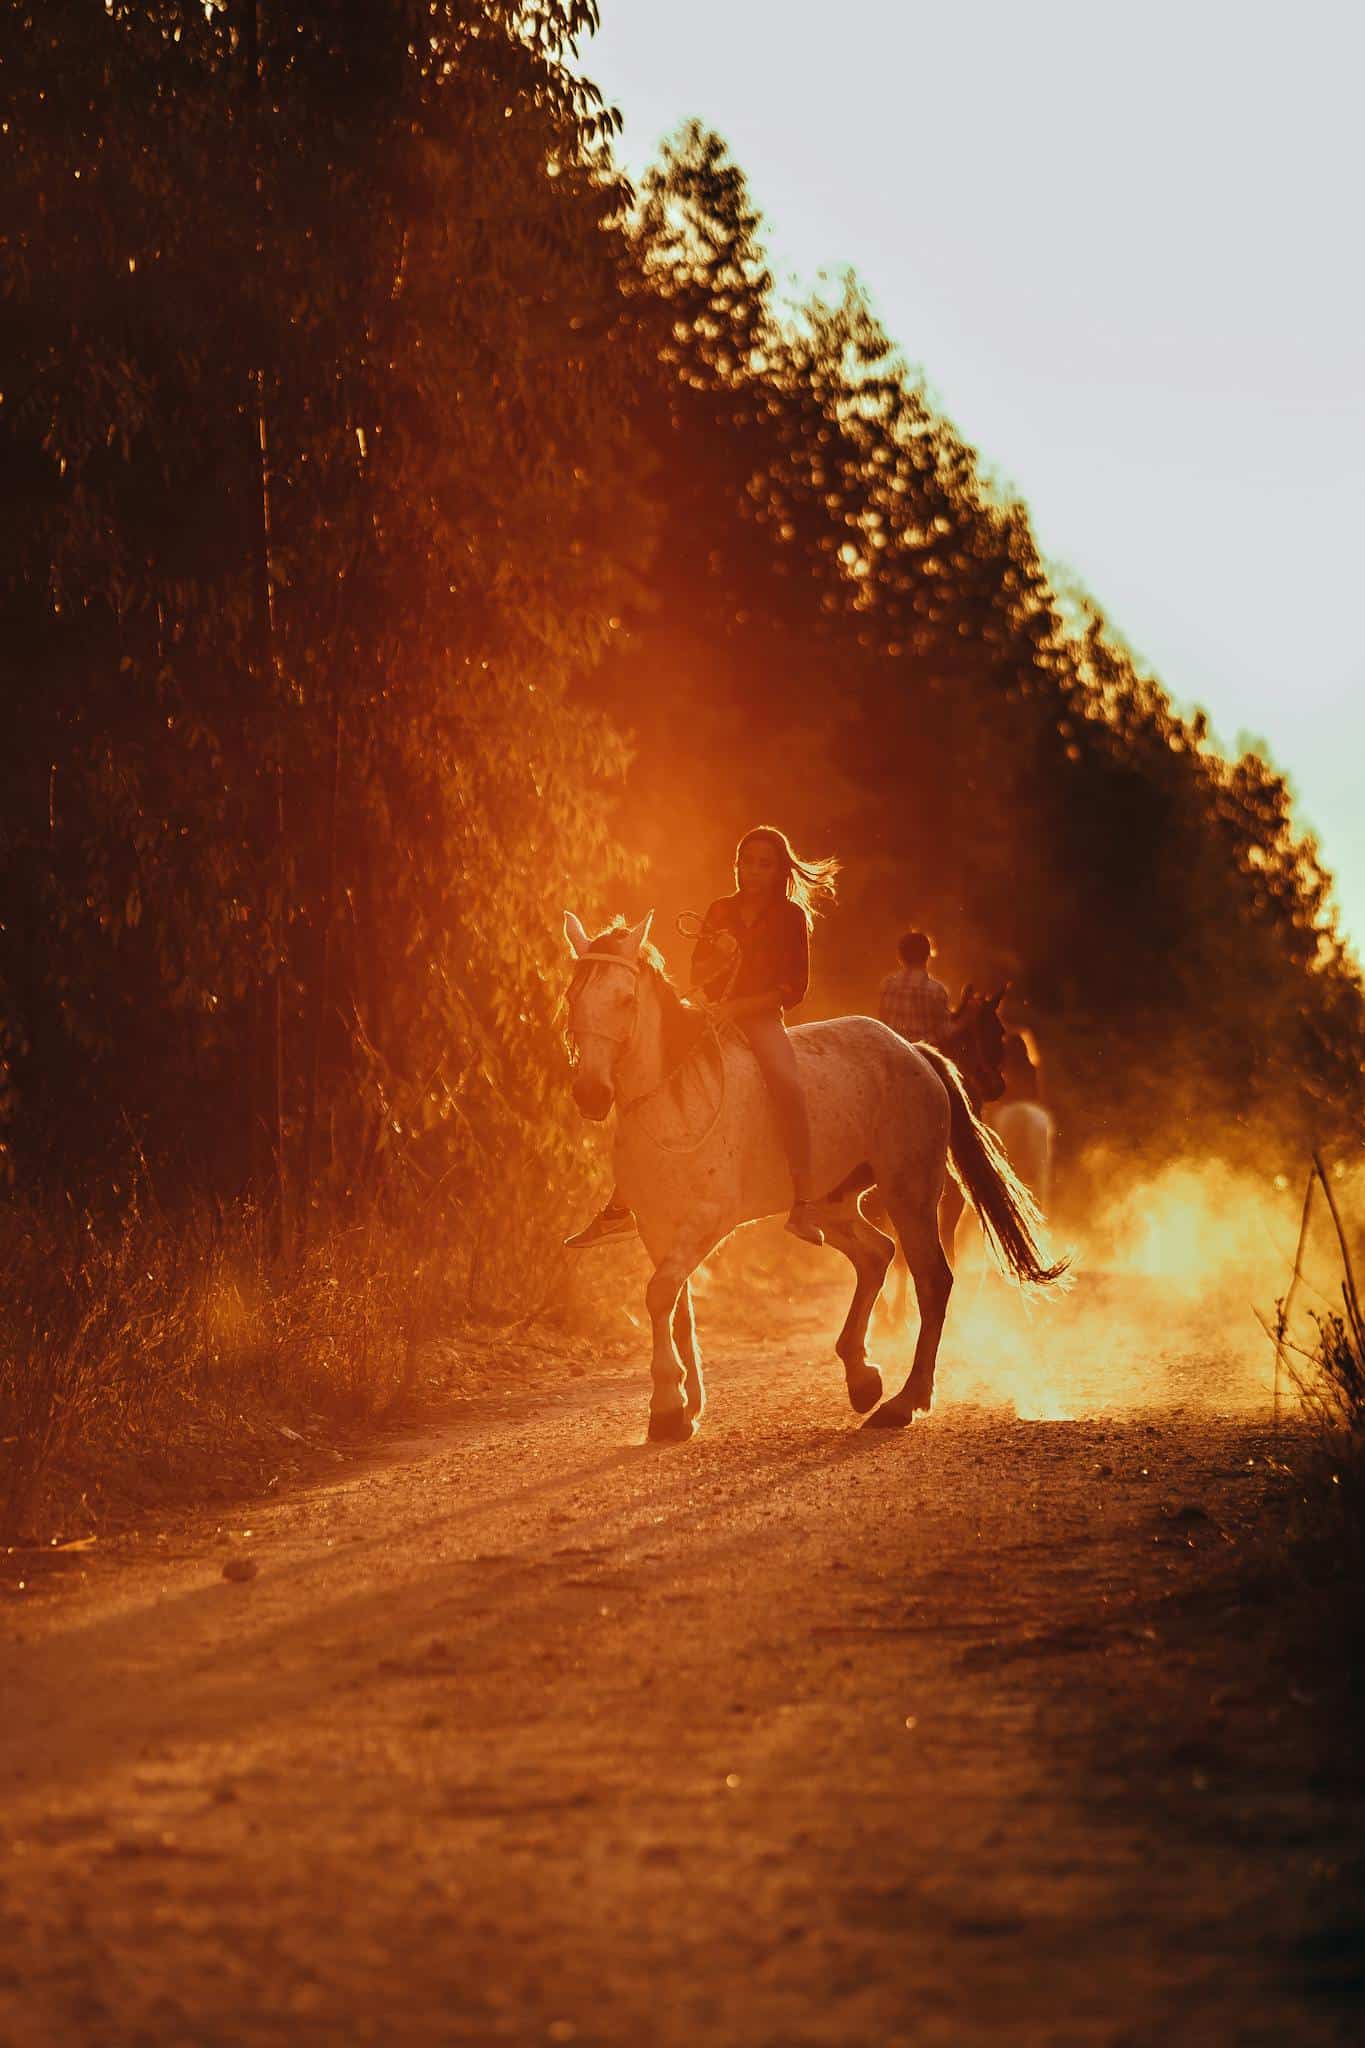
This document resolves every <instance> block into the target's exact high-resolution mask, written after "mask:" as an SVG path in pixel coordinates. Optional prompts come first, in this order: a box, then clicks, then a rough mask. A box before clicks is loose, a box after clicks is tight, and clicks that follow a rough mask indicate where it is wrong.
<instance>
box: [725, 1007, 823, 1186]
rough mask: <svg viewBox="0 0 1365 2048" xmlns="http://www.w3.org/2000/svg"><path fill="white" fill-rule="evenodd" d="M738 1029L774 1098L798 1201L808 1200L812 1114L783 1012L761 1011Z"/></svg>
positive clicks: (746, 1019) (747, 1019) (779, 1128)
mask: <svg viewBox="0 0 1365 2048" xmlns="http://www.w3.org/2000/svg"><path fill="white" fill-rule="evenodd" d="M735 1029H736V1030H737V1031H740V1032H742V1033H743V1035H744V1037H745V1038H746V1039H747V1040H748V1043H749V1049H750V1051H751V1052H752V1053H753V1056H754V1058H755V1059H756V1060H757V1061H758V1069H759V1072H760V1073H761V1074H762V1076H763V1079H764V1081H765V1082H766V1084H767V1088H768V1093H769V1095H771V1097H772V1099H773V1107H774V1109H775V1110H776V1111H777V1128H778V1130H779V1132H780V1133H781V1137H782V1149H783V1151H784V1152H785V1153H786V1155H787V1164H788V1166H790V1168H791V1170H792V1179H793V1181H794V1182H795V1183H796V1199H797V1201H798V1202H806V1201H809V1200H810V1188H809V1185H808V1183H809V1180H810V1116H809V1114H808V1113H807V1110H806V1093H805V1090H804V1089H803V1088H802V1086H801V1076H800V1073H799V1071H798V1070H797V1065H796V1051H795V1048H794V1047H793V1045H792V1042H791V1040H790V1039H789V1038H788V1036H787V1027H786V1025H785V1024H784V1022H783V1021H782V1012H781V1011H780V1010H764V1011H761V1012H760V1013H759V1015H758V1016H757V1017H746V1018H745V1020H744V1022H743V1023H742V1024H737V1025H736V1026H735Z"/></svg>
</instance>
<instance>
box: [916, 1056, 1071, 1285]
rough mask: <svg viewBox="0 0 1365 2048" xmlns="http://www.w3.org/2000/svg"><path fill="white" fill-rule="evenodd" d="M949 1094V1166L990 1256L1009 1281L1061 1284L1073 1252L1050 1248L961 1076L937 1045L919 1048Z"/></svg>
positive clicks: (1028, 1197)
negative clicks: (1059, 1252)
mask: <svg viewBox="0 0 1365 2048" xmlns="http://www.w3.org/2000/svg"><path fill="white" fill-rule="evenodd" d="M916 1050H917V1051H918V1052H920V1053H921V1054H922V1055H923V1056H924V1058H925V1059H926V1060H928V1062H929V1064H930V1066H931V1067H932V1068H933V1070H934V1072H935V1073H936V1074H937V1075H938V1077H939V1080H940V1081H942V1083H943V1085H944V1087H945V1088H946V1089H947V1091H948V1163H949V1165H950V1166H951V1168H952V1173H953V1178H954V1180H955V1181H956V1182H957V1184H958V1186H959V1187H960V1188H961V1189H962V1192H963V1194H964V1195H965V1196H966V1197H967V1199H968V1201H969V1202H970V1203H971V1205H972V1207H973V1208H974V1209H975V1211H976V1213H977V1215H978V1216H979V1217H980V1219H981V1228H982V1229H983V1230H984V1232H985V1233H986V1242H987V1244H988V1245H989V1246H990V1248H991V1256H992V1257H993V1258H994V1260H995V1263H996V1265H997V1266H998V1267H999V1268H1000V1271H1001V1272H1002V1273H1003V1274H1004V1275H1005V1277H1006V1279H1012V1280H1017V1281H1019V1282H1021V1283H1023V1284H1027V1285H1028V1286H1030V1287H1051V1286H1055V1285H1056V1284H1057V1283H1058V1282H1059V1281H1061V1280H1062V1279H1063V1277H1064V1275H1065V1274H1066V1271H1067V1268H1068V1267H1069V1266H1070V1264H1071V1254H1070V1252H1066V1253H1064V1254H1063V1255H1062V1257H1061V1258H1053V1257H1051V1255H1050V1253H1049V1252H1048V1251H1047V1249H1046V1248H1045V1244H1044V1241H1043V1232H1044V1230H1045V1227H1046V1226H1045V1224H1044V1221H1043V1215H1042V1211H1041V1210H1040V1209H1039V1207H1038V1204H1037V1203H1036V1202H1035V1201H1034V1199H1033V1196H1032V1195H1031V1194H1030V1192H1029V1190H1028V1189H1027V1188H1026V1187H1025V1185H1024V1183H1023V1181H1021V1180H1020V1178H1019V1176H1018V1174H1017V1173H1016V1172H1015V1171H1014V1168H1013V1167H1012V1166H1011V1165H1010V1163H1009V1160H1008V1159H1007V1158H1006V1156H1005V1153H1004V1151H1003V1150H1002V1149H1001V1146H1000V1143H999V1141H998V1139H997V1138H996V1136H995V1133H994V1131H992V1130H991V1128H990V1126H989V1124H983V1123H982V1121H981V1119H980V1117H978V1116H977V1115H976V1114H975V1113H974V1111H973V1109H972V1105H971V1103H970V1102H969V1101H968V1099H967V1091H966V1089H965V1088H964V1086H963V1085H962V1076H961V1075H960V1074H959V1073H958V1070H957V1068H956V1067H955V1066H954V1065H953V1063H952V1061H951V1060H950V1059H948V1058H946V1057H945V1055H944V1054H943V1053H941V1052H938V1051H937V1050H936V1049H935V1048H934V1047H933V1046H930V1045H921V1046H918V1047H916Z"/></svg>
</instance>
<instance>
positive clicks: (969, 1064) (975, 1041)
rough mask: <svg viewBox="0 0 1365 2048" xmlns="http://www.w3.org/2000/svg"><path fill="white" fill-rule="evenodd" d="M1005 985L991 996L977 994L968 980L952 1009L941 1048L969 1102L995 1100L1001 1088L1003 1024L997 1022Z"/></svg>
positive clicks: (1003, 1088) (1003, 1078) (1003, 1048)
mask: <svg viewBox="0 0 1365 2048" xmlns="http://www.w3.org/2000/svg"><path fill="white" fill-rule="evenodd" d="M1005 994H1006V989H1005V988H999V989H997V990H996V992H995V994H994V995H993V996H983V995H978V994H977V992H976V990H975V989H974V988H973V987H972V985H971V983H970V982H968V983H967V986H966V988H964V989H963V991H962V1000H961V1002H960V1003H959V1004H958V1006H957V1008H956V1010H954V1012H953V1019H952V1023H951V1025H950V1026H949V1029H948V1033H947V1035H946V1037H945V1039H944V1042H943V1050H944V1052H946V1053H947V1055H948V1057H949V1059H950V1060H952V1061H953V1062H954V1063H955V1065H956V1066H957V1069H958V1071H959V1073H960V1074H961V1075H962V1078H963V1080H964V1081H965V1082H966V1084H967V1091H968V1093H969V1094H970V1096H971V1098H972V1100H973V1102H975V1103H976V1104H977V1105H978V1106H979V1105H980V1104H981V1103H983V1102H995V1101H997V1100H998V1099H999V1097H1000V1096H1002V1095H1003V1094H1004V1092H1005V1077H1004V1074H1003V1073H1002V1072H1001V1069H1000V1062H1001V1058H1002V1056H1003V1054H1004V1050H1005V1027H1004V1025H1003V1024H1002V1023H1001V1022H1000V1005H1001V1003H1002V1002H1003V1001H1004V999H1005Z"/></svg>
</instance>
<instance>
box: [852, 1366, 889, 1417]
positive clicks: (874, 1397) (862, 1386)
mask: <svg viewBox="0 0 1365 2048" xmlns="http://www.w3.org/2000/svg"><path fill="white" fill-rule="evenodd" d="M848 1398H849V1405H850V1406H851V1408H852V1409H853V1412H854V1414H855V1415H866V1413H867V1411H868V1409H869V1408H875V1407H876V1405H877V1403H878V1401H880V1400H881V1398H882V1376H881V1374H880V1373H879V1372H878V1370H877V1368H876V1366H875V1365H869V1366H868V1367H867V1368H866V1369H865V1370H864V1371H863V1372H860V1373H859V1374H858V1375H857V1376H856V1378H855V1377H854V1376H853V1375H851V1374H850V1376H849V1382H848Z"/></svg>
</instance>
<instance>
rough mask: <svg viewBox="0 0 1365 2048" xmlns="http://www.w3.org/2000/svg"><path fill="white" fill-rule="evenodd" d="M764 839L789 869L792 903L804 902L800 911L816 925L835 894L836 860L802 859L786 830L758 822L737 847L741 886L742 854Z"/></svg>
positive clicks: (736, 863) (736, 853)
mask: <svg viewBox="0 0 1365 2048" xmlns="http://www.w3.org/2000/svg"><path fill="white" fill-rule="evenodd" d="M756 840H762V841H763V843H764V844H765V845H767V846H771V848H772V849H773V852H774V853H775V854H776V855H777V857H778V859H779V860H780V861H781V863H782V865H783V867H784V868H785V870H786V893H787V895H788V896H789V897H790V898H791V900H792V902H793V903H799V904H800V906H801V915H802V916H803V917H804V918H805V920H806V924H807V926H810V925H813V924H814V923H815V920H816V918H817V917H818V916H819V914H820V912H821V911H822V910H827V909H828V908H829V906H830V904H831V903H833V901H834V897H835V893H836V891H835V887H834V878H835V876H836V875H837V874H838V872H839V863H838V861H837V860H802V859H801V857H800V855H799V854H798V853H797V852H796V851H795V849H794V848H793V846H792V843H791V841H790V839H788V837H787V835H786V833H785V832H782V831H779V829H778V827H777V826H776V825H755V826H753V827H752V828H751V830H749V831H748V832H746V833H745V834H744V837H743V838H742V839H741V840H740V842H739V845H738V846H737V847H736V848H735V887H736V888H738V887H739V857H740V855H741V854H742V853H743V851H744V849H745V847H746V846H752V845H753V844H754V842H755V841H756Z"/></svg>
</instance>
